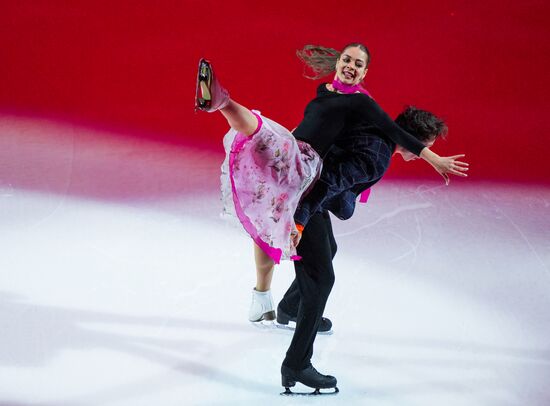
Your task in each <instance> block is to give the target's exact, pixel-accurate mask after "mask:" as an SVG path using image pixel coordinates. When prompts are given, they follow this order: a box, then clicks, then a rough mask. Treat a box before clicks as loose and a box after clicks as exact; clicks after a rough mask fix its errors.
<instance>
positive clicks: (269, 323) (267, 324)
mask: <svg viewBox="0 0 550 406" xmlns="http://www.w3.org/2000/svg"><path fill="white" fill-rule="evenodd" d="M250 324H252V325H253V326H254V327H256V328H259V329H260V330H276V329H277V327H276V326H275V322H274V321H273V320H260V321H251V322H250Z"/></svg>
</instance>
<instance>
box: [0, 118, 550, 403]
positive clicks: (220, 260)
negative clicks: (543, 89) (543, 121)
mask: <svg viewBox="0 0 550 406" xmlns="http://www.w3.org/2000/svg"><path fill="white" fill-rule="evenodd" d="M0 131H2V136H1V137H0V165H1V166H0V174H1V175H2V177H1V178H0V230H1V231H0V405H2V406H7V405H10V406H38V405H40V406H58V405H59V406H61V405H67V406H69V405H70V406H73V405H74V406H77V405H78V406H80V405H82V406H88V405H89V406H96V405H109V406H111V405H112V406H138V405H147V406H150V405H162V406H164V405H244V404H250V405H263V406H268V405H287V404H291V405H292V404H306V403H307V404H331V405H333V404H339V405H376V406H385V405H395V406H407V405H418V406H428V405H437V406H441V405H445V406H454V405H468V406H478V405H479V406H511V405H530V406H546V405H548V404H550V387H549V385H548V382H549V378H548V377H550V238H549V235H550V232H549V230H550V188H549V187H547V186H546V187H545V186H537V185H531V186H528V185H518V184H492V183H480V182H477V181H476V180H475V176H471V177H470V178H469V180H467V181H462V180H460V181H458V180H453V182H451V185H450V186H449V187H445V186H444V185H443V183H442V182H439V180H438V179H436V178H434V181H433V182H427V181H409V182H396V181H386V180H383V181H382V182H380V183H379V184H378V185H377V186H375V187H374V189H373V192H372V194H371V198H370V200H369V202H368V204H366V205H359V206H358V208H357V210H356V213H355V215H354V217H353V218H352V219H350V220H348V221H339V220H337V219H335V220H334V221H333V225H334V229H335V234H336V239H337V242H338V247H339V248H338V254H337V256H336V258H335V261H334V265H335V271H336V284H335V286H334V289H333V292H332V294H331V297H330V298H329V302H328V305H327V309H326V313H325V315H326V316H328V317H330V318H331V319H332V321H333V322H334V334H333V335H331V336H319V337H318V339H317V341H316V343H315V354H314V359H313V363H314V365H315V366H316V367H317V369H318V370H319V371H320V372H323V373H330V374H332V375H334V376H336V377H337V379H338V386H339V388H340V391H341V392H340V393H339V394H338V395H337V396H330V397H316V398H307V399H306V398H286V397H282V396H279V392H281V391H282V387H281V386H280V373H279V369H280V365H281V361H282V359H283V357H284V354H285V351H286V349H287V347H288V344H289V342H290V339H291V334H290V333H289V332H286V331H283V330H279V329H269V328H257V327H255V326H253V325H251V324H250V323H249V322H248V321H247V313H248V306H249V303H250V298H251V290H252V287H253V285H254V272H253V256H252V243H251V241H250V239H249V238H247V237H246V236H245V235H244V234H243V232H242V231H241V230H240V229H239V228H238V227H236V226H235V225H232V224H230V223H228V222H227V221H225V220H222V219H221V218H220V217H219V212H220V201H219V197H218V192H217V183H218V181H217V176H218V168H219V164H220V163H221V160H222V155H221V153H220V154H218V155H216V154H213V153H211V152H205V151H201V150H198V149H194V148H184V147H181V146H169V145H163V144H160V143H155V142H153V141H145V140H140V141H139V142H138V141H135V140H131V139H130V138H124V137H123V136H116V137H115V136H113V134H106V133H99V132H98V131H97V130H84V129H82V128H76V127H75V126H65V125H59V124H55V123H51V122H46V121H38V122H37V121H32V122H31V121H29V120H23V119H21V118H17V117H12V116H2V118H1V120H0ZM472 167H473V168H475V163H473V165H472ZM472 173H474V169H473V170H472ZM293 272H294V271H293V268H292V266H291V264H290V263H284V264H283V265H281V266H280V267H278V269H277V271H276V274H275V278H274V284H273V295H274V299H275V300H276V301H277V300H278V299H279V298H280V297H281V296H282V294H283V293H284V291H285V290H286V288H287V287H288V285H289V284H290V282H291V280H292V278H293ZM298 389H303V387H302V388H298Z"/></svg>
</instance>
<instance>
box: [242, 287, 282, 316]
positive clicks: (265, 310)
mask: <svg viewBox="0 0 550 406" xmlns="http://www.w3.org/2000/svg"><path fill="white" fill-rule="evenodd" d="M248 320H250V321H251V322H258V321H262V320H266V321H271V320H275V308H274V306H273V298H272V297H271V290H268V291H265V292H259V291H257V290H256V288H254V290H252V303H251V304H250V312H249V313H248Z"/></svg>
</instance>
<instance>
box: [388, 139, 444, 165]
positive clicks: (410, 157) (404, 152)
mask: <svg viewBox="0 0 550 406" xmlns="http://www.w3.org/2000/svg"><path fill="white" fill-rule="evenodd" d="M434 143H435V139H433V140H430V141H424V142H422V144H424V145H425V146H427V147H428V148H430V147H431V146H433V145H434ZM395 153H396V154H400V155H401V157H402V158H403V160H404V161H405V162H409V161H414V160H415V159H418V158H419V157H417V156H416V155H415V154H413V153H412V152H410V151H407V150H406V149H405V148H403V147H401V146H400V145H398V146H397V147H396V148H395Z"/></svg>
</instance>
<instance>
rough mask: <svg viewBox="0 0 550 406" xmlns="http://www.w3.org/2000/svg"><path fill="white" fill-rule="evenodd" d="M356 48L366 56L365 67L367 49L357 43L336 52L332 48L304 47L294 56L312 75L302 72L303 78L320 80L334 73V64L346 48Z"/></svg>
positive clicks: (368, 55) (368, 54)
mask: <svg viewBox="0 0 550 406" xmlns="http://www.w3.org/2000/svg"><path fill="white" fill-rule="evenodd" d="M353 47H357V48H359V49H361V51H363V52H364V53H366V54H367V67H368V66H369V63H370V52H369V49H368V48H367V47H366V46H365V45H363V44H361V43H358V42H353V43H351V44H348V45H346V46H345V47H344V48H343V49H342V51H337V50H336V49H334V48H327V47H324V46H321V45H306V46H304V47H303V48H302V49H299V50H297V51H296V56H297V57H298V58H299V59H300V60H301V61H302V62H303V63H304V65H306V66H308V67H309V68H310V69H311V71H312V72H313V74H311V75H310V74H307V73H306V72H305V71H304V76H305V77H306V78H308V79H320V78H322V77H325V76H327V75H330V74H331V73H334V72H335V71H336V62H337V61H338V58H340V55H341V54H342V52H344V51H345V50H346V49H348V48H353Z"/></svg>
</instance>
